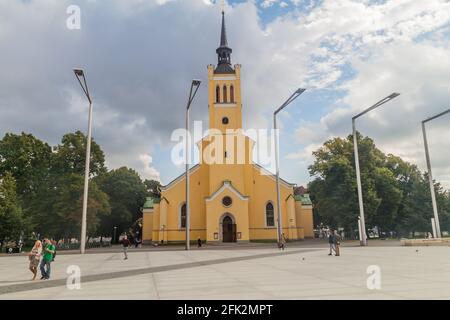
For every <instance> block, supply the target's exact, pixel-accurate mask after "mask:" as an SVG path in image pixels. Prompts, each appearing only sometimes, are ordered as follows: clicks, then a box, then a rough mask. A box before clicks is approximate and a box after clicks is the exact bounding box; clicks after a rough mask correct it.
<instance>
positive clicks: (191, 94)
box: [185, 79, 201, 250]
mask: <svg viewBox="0 0 450 320" xmlns="http://www.w3.org/2000/svg"><path fill="white" fill-rule="evenodd" d="M200 84H201V81H200V80H196V79H194V80H192V83H191V90H190V92H189V99H188V102H187V106H186V173H185V174H186V250H189V249H190V238H189V236H190V235H189V231H190V222H191V221H190V213H189V148H190V143H189V142H190V137H189V109H190V107H191V103H192V101H193V100H194V97H195V95H196V94H197V91H198V88H199V87H200ZM194 88H195V90H194Z"/></svg>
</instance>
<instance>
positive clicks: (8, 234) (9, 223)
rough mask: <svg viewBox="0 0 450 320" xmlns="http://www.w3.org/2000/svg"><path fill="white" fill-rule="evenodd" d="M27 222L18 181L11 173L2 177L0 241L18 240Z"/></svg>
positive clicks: (0, 179)
mask: <svg viewBox="0 0 450 320" xmlns="http://www.w3.org/2000/svg"><path fill="white" fill-rule="evenodd" d="M26 228H27V222H26V220H25V218H24V217H23V214H22V208H21V207H20V203H19V199H18V197H17V193H16V181H15V180H14V177H13V176H12V174H11V173H9V172H6V173H5V174H4V175H2V176H0V240H5V239H11V240H18V239H19V237H20V235H21V233H22V232H25V231H26Z"/></svg>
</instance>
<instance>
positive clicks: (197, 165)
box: [161, 164, 200, 191]
mask: <svg viewBox="0 0 450 320" xmlns="http://www.w3.org/2000/svg"><path fill="white" fill-rule="evenodd" d="M198 168H200V164H196V165H195V166H193V167H192V168H190V169H189V175H191V174H192V173H194V171H196V170H197V169H198ZM185 175H186V174H185V173H182V174H180V175H179V176H178V177H176V178H175V179H174V180H172V181H171V182H169V183H168V184H167V185H165V186H163V187H161V191H166V190H167V189H169V188H171V187H172V186H174V185H176V184H177V183H178V182H180V181H182V180H183V179H184V177H185Z"/></svg>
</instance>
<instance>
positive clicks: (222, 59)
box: [214, 9, 234, 73]
mask: <svg viewBox="0 0 450 320" xmlns="http://www.w3.org/2000/svg"><path fill="white" fill-rule="evenodd" d="M232 52H233V50H231V48H230V47H228V40H227V29H226V27H225V11H224V10H223V9H222V29H221V33H220V47H218V48H217V50H216V53H217V68H216V70H214V72H215V73H234V69H233V68H232V67H231V53H232Z"/></svg>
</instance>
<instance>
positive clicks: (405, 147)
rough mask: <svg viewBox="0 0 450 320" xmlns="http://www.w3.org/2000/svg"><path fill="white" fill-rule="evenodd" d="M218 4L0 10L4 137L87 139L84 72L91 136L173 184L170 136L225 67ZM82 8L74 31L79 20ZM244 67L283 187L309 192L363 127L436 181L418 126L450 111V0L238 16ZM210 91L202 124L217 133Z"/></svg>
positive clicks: (442, 173) (288, 6)
mask: <svg viewBox="0 0 450 320" xmlns="http://www.w3.org/2000/svg"><path fill="white" fill-rule="evenodd" d="M215 2H216V1H212V0H104V1H100V0H78V1H77V0H71V1H66V0H0V70H1V76H0V134H1V135H3V134H4V133H5V132H17V133H18V132H21V131H26V132H31V133H33V134H34V135H36V136H37V137H39V138H41V139H43V140H46V141H48V142H49V143H50V144H53V145H56V144H58V142H59V141H60V139H61V136H62V135H63V134H64V133H66V132H69V131H74V130H83V131H86V127H87V105H86V101H85V98H84V96H83V95H82V92H81V89H80V88H79V86H78V84H77V82H76V80H75V78H74V75H73V73H72V72H71V70H72V68H73V67H76V66H81V67H83V68H85V70H86V73H87V78H88V84H89V86H90V90H91V92H92V96H93V99H94V108H95V109H94V126H93V135H94V138H95V140H96V141H97V142H99V143H100V144H101V146H102V148H103V149H104V151H105V153H106V157H107V165H108V167H109V168H116V167H120V166H123V165H126V166H129V167H132V168H134V169H136V170H137V171H139V172H140V173H141V175H142V177H144V178H157V179H160V180H161V181H162V183H163V184H166V183H168V182H169V181H170V180H172V179H173V178H175V177H176V176H177V175H179V174H180V173H182V172H183V168H182V167H177V166H176V165H174V164H173V163H172V162H171V161H170V154H171V147H172V146H173V144H172V143H171V142H170V135H171V133H172V131H173V130H175V129H177V128H179V127H183V126H184V107H185V101H186V99H187V94H188V92H187V91H188V86H189V83H190V80H191V79H192V78H199V79H204V80H206V77H207V74H206V72H207V70H206V66H207V65H208V64H210V63H216V55H215V49H216V48H217V46H218V43H219V32H220V6H219V4H216V3H215ZM70 5H77V6H79V8H80V9H81V28H80V29H68V28H67V19H68V18H69V16H70V14H68V13H67V8H68V7H69V6H70ZM226 19H227V30H228V42H229V45H230V46H231V47H232V48H233V55H232V62H233V63H240V64H242V90H243V95H244V97H243V99H244V102H243V103H244V127H245V128H270V126H271V114H272V112H273V110H274V109H275V108H276V107H277V106H278V105H279V104H280V103H281V102H283V101H284V99H286V98H287V97H288V96H289V95H290V94H291V93H292V92H293V91H294V90H295V89H296V88H298V87H305V88H307V89H308V91H307V92H306V93H305V94H304V95H302V96H301V97H300V98H299V99H298V100H297V101H296V102H295V103H293V104H292V105H291V106H289V109H286V111H284V113H283V115H281V117H280V118H281V119H280V120H281V127H282V131H281V137H280V139H281V146H280V148H281V163H282V167H281V175H282V176H283V177H284V178H286V179H287V180H289V181H290V182H293V183H298V184H304V183H306V182H308V181H309V179H310V178H309V176H308V172H307V167H308V165H309V164H311V162H312V157H311V152H312V151H313V150H315V149H317V148H318V147H319V146H320V145H321V144H322V143H323V142H324V141H325V140H326V139H328V138H330V137H335V136H346V135H348V134H349V133H350V131H351V116H352V115H354V114H356V113H357V112H358V111H360V110H362V109H364V108H367V107H369V106H370V105H371V104H373V103H375V102H376V101H378V100H380V99H381V98H383V97H385V96H387V95H389V94H390V93H392V92H400V93H401V96H400V97H399V98H397V99H395V100H394V101H392V102H391V103H389V104H387V105H385V106H383V107H382V108H380V109H379V110H377V111H376V112H373V113H371V114H368V115H366V116H365V117H364V118H361V119H360V120H358V121H359V122H358V128H359V130H360V131H361V132H362V133H363V134H365V135H369V136H371V137H372V138H373V139H374V140H375V142H376V143H377V145H378V146H379V147H380V148H381V149H382V150H383V151H385V152H387V153H394V154H396V155H399V156H401V157H403V158H404V159H406V160H408V161H410V162H413V163H416V164H417V165H418V166H419V167H420V168H422V169H425V156H424V152H423V141H422V137H421V127H420V121H421V120H423V119H425V118H427V117H429V116H432V115H434V114H436V113H438V112H441V111H443V110H445V109H448V108H450V2H449V1H447V0H426V1H425V0H385V1H383V0H321V1H318V0H253V1H252V0H249V1H243V0H241V1H238V0H235V1H231V0H229V1H228V2H227V3H226ZM207 112H208V109H207V97H206V87H205V86H203V87H202V88H201V90H200V92H199V96H198V99H196V101H195V104H194V106H193V109H192V118H193V119H195V120H204V121H207ZM428 134H429V140H430V150H431V158H432V165H433V170H434V176H435V178H436V179H437V180H440V181H442V182H443V183H444V184H445V185H446V186H447V187H450V144H449V140H450V139H449V138H450V115H449V116H447V117H443V118H441V119H439V120H435V121H434V122H432V123H430V124H429V125H428Z"/></svg>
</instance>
